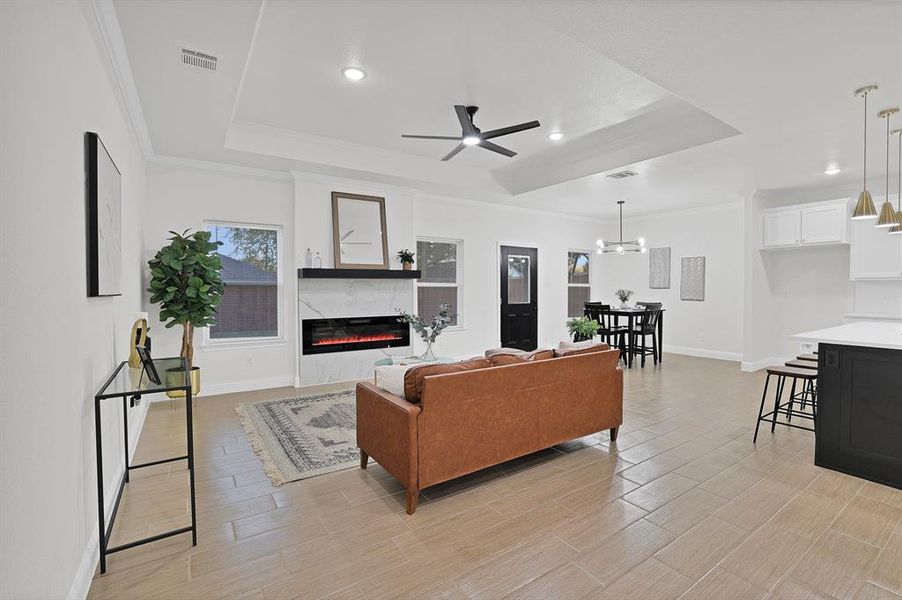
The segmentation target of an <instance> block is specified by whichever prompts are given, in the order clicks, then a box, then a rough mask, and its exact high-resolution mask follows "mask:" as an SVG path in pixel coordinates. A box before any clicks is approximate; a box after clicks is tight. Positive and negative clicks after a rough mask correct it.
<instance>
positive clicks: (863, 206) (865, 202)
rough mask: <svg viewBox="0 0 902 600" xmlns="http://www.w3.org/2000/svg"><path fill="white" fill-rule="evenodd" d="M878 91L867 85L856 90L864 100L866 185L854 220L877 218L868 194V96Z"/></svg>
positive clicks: (856, 207)
mask: <svg viewBox="0 0 902 600" xmlns="http://www.w3.org/2000/svg"><path fill="white" fill-rule="evenodd" d="M876 90H877V86H876V85H866V86H864V87H862V88H858V89H857V90H855V95H856V96H861V97H862V98H864V166H863V167H862V173H863V175H862V176H863V178H864V183H863V186H862V191H861V194H859V195H858V202H857V203H856V204H855V210H854V211H853V212H852V218H853V219H873V218H875V217H876V216H877V209H876V208H875V207H874V201H873V200H872V199H871V193H870V192H868V94H870V93H871V92H873V91H876Z"/></svg>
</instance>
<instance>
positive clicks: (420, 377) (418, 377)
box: [404, 356, 492, 402]
mask: <svg viewBox="0 0 902 600" xmlns="http://www.w3.org/2000/svg"><path fill="white" fill-rule="evenodd" d="M491 366H492V361H490V360H489V359H487V358H482V357H478V356H477V357H475V358H470V359H468V360H462V361H460V362H456V363H427V364H425V365H414V366H412V367H410V368H409V369H408V370H407V373H405V374H404V399H405V400H407V401H408V402H419V401H420V398H421V397H422V396H423V381H424V379H425V378H426V377H429V376H430V375H444V374H446V373H462V372H464V371H472V370H474V369H485V368H488V367H491Z"/></svg>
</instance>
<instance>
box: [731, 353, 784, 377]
mask: <svg viewBox="0 0 902 600" xmlns="http://www.w3.org/2000/svg"><path fill="white" fill-rule="evenodd" d="M787 360H789V359H787V358H780V357H779V356H769V357H767V358H759V359H758V360H744V361H742V365H741V367H740V368H741V369H742V370H743V371H746V372H749V373H752V372H754V371H760V370H761V369H764V368H765V367H769V366H771V365H782V364H783V363H784V362H786V361H787Z"/></svg>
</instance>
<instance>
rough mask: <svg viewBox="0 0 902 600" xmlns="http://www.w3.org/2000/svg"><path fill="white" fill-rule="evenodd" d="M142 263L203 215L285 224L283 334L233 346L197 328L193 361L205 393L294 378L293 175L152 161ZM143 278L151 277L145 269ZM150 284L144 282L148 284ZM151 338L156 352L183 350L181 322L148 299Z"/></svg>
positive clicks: (275, 384)
mask: <svg viewBox="0 0 902 600" xmlns="http://www.w3.org/2000/svg"><path fill="white" fill-rule="evenodd" d="M147 202H148V206H149V207H150V210H148V211H147V216H146V218H145V220H144V230H143V235H144V245H145V248H147V250H146V252H145V255H144V262H145V263H146V261H147V260H148V259H150V258H151V257H153V255H154V254H155V253H156V251H157V250H158V249H159V248H161V247H162V246H163V245H164V244H166V243H167V238H168V237H169V236H170V234H169V233H168V232H169V231H170V230H173V231H183V230H185V229H188V228H190V229H194V230H197V229H202V228H203V227H204V222H205V221H227V222H237V223H252V224H253V223H256V224H261V225H277V226H279V227H281V228H282V234H281V238H282V248H281V249H282V272H281V275H282V287H281V315H280V317H281V319H282V337H281V339H274V340H267V341H265V342H264V341H261V342H246V343H234V344H228V345H222V344H216V345H212V344H205V343H204V334H205V332H204V331H203V330H198V331H196V333H195V340H194V344H195V349H194V363H195V365H197V366H199V367H200V368H201V394H208V395H209V394H215V393H225V392H238V391H245V390H252V389H264V388H272V387H281V386H286V385H293V384H294V376H295V362H294V357H295V342H296V335H295V323H296V314H297V305H296V303H295V302H294V300H293V299H294V298H295V297H296V295H295V286H296V271H295V265H294V263H293V258H292V257H293V256H294V254H295V252H294V221H293V219H294V208H293V200H292V186H291V182H290V181H289V180H288V179H287V175H286V177H285V179H281V180H279V179H273V178H267V177H264V176H250V175H241V174H237V173H229V172H224V171H212V170H208V169H199V168H191V167H181V166H172V165H164V164H155V163H150V164H148V166H147ZM142 273H143V276H144V278H145V282H146V278H147V276H148V273H147V269H146V267H145V268H144V269H143V271H142ZM145 287H146V286H145ZM148 300H149V297H148V296H147V294H145V296H144V301H145V305H146V307H147V308H146V309H147V311H148V312H149V313H150V317H151V325H150V326H151V331H150V334H151V338H152V340H153V351H154V355H156V356H177V355H178V353H179V349H180V344H181V327H173V328H171V329H165V328H164V327H163V326H162V325H161V324H160V322H159V320H158V317H159V312H160V311H159V305H149V304H148Z"/></svg>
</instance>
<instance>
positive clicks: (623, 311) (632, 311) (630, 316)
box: [610, 306, 666, 369]
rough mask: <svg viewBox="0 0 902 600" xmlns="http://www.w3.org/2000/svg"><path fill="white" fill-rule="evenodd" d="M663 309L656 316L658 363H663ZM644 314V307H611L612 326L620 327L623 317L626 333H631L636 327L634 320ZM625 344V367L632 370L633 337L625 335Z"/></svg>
mask: <svg viewBox="0 0 902 600" xmlns="http://www.w3.org/2000/svg"><path fill="white" fill-rule="evenodd" d="M665 310H666V309H665V308H663V307H662V308H661V309H660V311H661V312H660V314H659V315H658V326H657V332H656V335H657V338H658V363H659V364H660V363H662V362H664V351H663V348H664V311H665ZM644 312H645V307H644V306H616V307H615V306H612V307H611V311H610V314H612V315H614V319H615V322H614V325H615V326H619V325H620V317H624V318H625V319H626V326H627V331H628V332H629V331H632V330H633V327H634V326H635V325H636V319H637V318H638V317H641V316H642V313H644ZM626 344H627V352H626V366H627V368H628V369H632V368H633V350H634V348H633V336H632V335H629V334H627V338H626Z"/></svg>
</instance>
